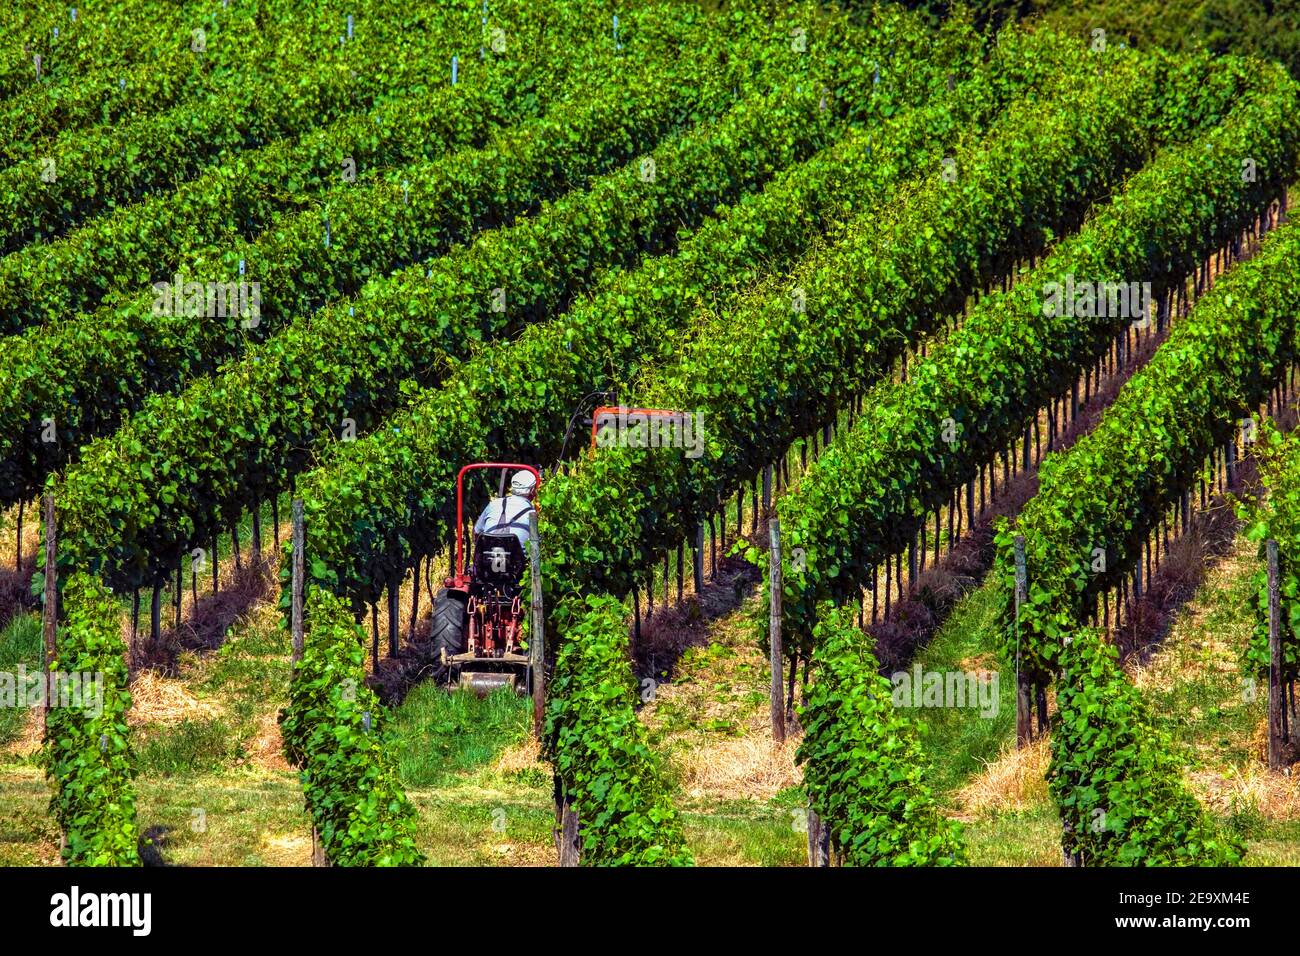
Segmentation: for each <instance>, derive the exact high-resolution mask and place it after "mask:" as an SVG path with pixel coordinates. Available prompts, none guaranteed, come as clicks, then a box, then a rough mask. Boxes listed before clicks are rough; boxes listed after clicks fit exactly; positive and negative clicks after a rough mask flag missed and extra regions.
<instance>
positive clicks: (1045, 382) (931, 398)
mask: <svg viewBox="0 0 1300 956" xmlns="http://www.w3.org/2000/svg"><path fill="white" fill-rule="evenodd" d="M1252 85H1253V87H1254V88H1253V89H1251V90H1249V91H1248V92H1247V94H1246V95H1244V96H1241V97H1233V96H1231V95H1228V96H1224V97H1223V99H1222V101H1221V108H1223V109H1224V110H1226V111H1227V112H1228V118H1227V119H1226V120H1225V121H1224V122H1223V123H1222V124H1221V125H1220V126H1217V127H1215V128H1213V129H1212V130H1210V131H1209V132H1208V133H1205V134H1204V135H1203V136H1201V137H1200V138H1198V139H1196V140H1194V141H1192V142H1190V143H1187V144H1185V145H1178V146H1172V147H1170V148H1168V149H1167V150H1165V151H1163V152H1162V153H1161V154H1160V155H1159V156H1157V158H1156V159H1155V160H1154V161H1153V162H1152V163H1151V165H1149V166H1148V167H1147V168H1145V169H1143V170H1142V171H1141V172H1139V173H1137V174H1136V175H1134V176H1133V177H1132V179H1131V180H1130V181H1129V182H1128V184H1127V185H1126V186H1125V188H1124V189H1123V190H1122V191H1121V192H1119V193H1118V194H1117V195H1116V196H1115V198H1114V199H1113V201H1112V202H1110V203H1109V204H1108V205H1107V206H1106V207H1105V208H1103V209H1102V210H1101V211H1100V212H1099V213H1098V214H1097V215H1096V216H1094V217H1093V218H1091V219H1090V220H1089V221H1088V222H1087V223H1086V224H1085V226H1084V228H1083V229H1082V230H1081V231H1080V232H1079V233H1078V234H1077V235H1075V236H1072V237H1069V238H1066V239H1064V240H1062V241H1061V242H1060V243H1059V244H1058V245H1057V246H1056V248H1055V249H1054V250H1053V252H1052V253H1051V254H1050V255H1049V256H1048V258H1047V259H1046V260H1044V261H1043V262H1042V263H1041V264H1040V265H1039V266H1038V268H1037V269H1036V271H1034V272H1033V273H1031V274H1030V275H1028V276H1025V277H1022V280H1021V282H1020V283H1019V284H1018V285H1017V286H1016V287H1015V288H1013V289H1012V290H1011V291H1010V292H1007V293H995V294H994V295H992V296H990V297H988V298H986V299H985V300H983V301H982V302H980V303H979V304H978V305H977V306H976V307H975V308H974V309H973V310H972V311H971V313H970V315H968V316H967V318H966V320H965V322H964V323H963V324H962V325H961V327H960V328H959V329H958V330H957V331H956V332H954V333H953V334H952V335H951V336H950V337H949V338H948V339H947V340H946V341H945V342H943V343H942V344H941V345H939V346H938V347H937V348H936V349H934V350H933V351H932V352H931V353H930V355H929V357H928V358H926V359H923V360H921V361H920V362H918V363H916V365H915V366H914V367H913V368H912V369H911V370H910V371H909V375H908V379H907V381H906V382H905V383H902V384H893V385H885V386H882V387H881V388H879V389H877V390H876V391H874V392H873V393H871V394H870V395H868V396H867V398H866V400H865V402H864V413H863V415H862V416H861V417H860V418H859V419H858V420H857V421H856V422H855V423H854V425H853V426H852V428H850V429H848V430H846V431H845V432H844V433H842V435H841V436H839V437H838V438H837V440H836V441H835V442H834V443H833V444H832V446H831V447H830V448H829V449H828V450H827V453H826V454H825V455H823V456H822V458H821V459H820V460H819V461H818V462H817V463H816V464H815V465H814V466H813V467H812V468H811V469H810V471H809V474H808V475H806V476H805V478H804V480H803V481H802V482H801V484H800V487H799V491H798V494H797V495H791V496H787V497H786V498H784V499H783V500H782V502H781V503H780V506H779V509H778V510H779V511H780V514H781V519H782V528H783V531H785V532H786V535H787V538H788V542H789V544H788V546H789V547H790V548H794V547H802V548H804V549H805V551H806V555H807V558H806V565H807V566H806V569H805V570H804V571H802V572H800V573H797V574H791V573H787V577H786V582H785V602H784V604H783V608H784V610H785V612H786V619H787V622H788V624H789V627H790V629H791V632H792V633H796V634H806V633H809V632H810V630H811V628H810V626H809V622H810V621H811V619H812V613H813V609H814V607H815V606H816V603H817V602H818V601H820V600H824V599H826V598H829V597H847V596H849V595H850V594H853V593H856V589H857V588H858V587H859V586H860V585H861V584H862V583H863V582H864V581H865V580H868V579H869V576H870V573H871V569H872V568H873V567H876V566H877V565H878V564H879V563H880V562H881V561H883V559H884V558H885V557H886V556H891V555H894V554H899V553H901V552H902V551H903V550H904V549H905V548H906V547H907V545H908V543H909V542H910V541H911V540H912V536H913V534H914V533H915V532H916V530H917V529H918V528H919V526H920V524H921V522H923V521H924V520H925V517H926V516H927V515H928V514H930V513H932V512H933V511H934V510H935V509H936V508H939V507H941V506H944V505H946V504H948V503H949V501H950V500H951V496H952V494H953V491H954V489H958V488H960V487H962V486H963V485H964V484H965V483H966V482H967V481H969V480H970V479H971V478H973V477H974V476H975V475H976V473H977V469H978V468H979V467H980V466H981V465H982V464H984V463H985V462H988V461H990V460H992V459H993V457H994V456H995V455H997V454H998V453H1000V452H1003V451H1005V450H1006V449H1007V448H1008V447H1010V445H1011V444H1012V442H1014V441H1015V440H1017V439H1018V438H1020V437H1021V436H1022V435H1023V434H1024V431H1025V429H1026V428H1027V427H1029V425H1030V424H1031V423H1032V421H1033V420H1034V418H1035V417H1036V416H1037V414H1038V410H1039V409H1040V408H1042V407H1043V406H1044V405H1045V404H1047V402H1048V401H1049V400H1050V399H1052V398H1053V397H1055V396H1057V395H1060V394H1062V393H1063V392H1064V391H1066V390H1067V389H1068V388H1069V387H1070V384H1071V383H1072V382H1074V381H1076V380H1077V377H1078V375H1079V374H1080V371H1081V369H1082V368H1084V367H1087V365H1088V364H1089V363H1091V362H1092V361H1093V360H1094V359H1095V358H1096V357H1098V356H1099V355H1101V354H1102V353H1103V352H1104V351H1105V350H1106V349H1107V348H1108V347H1109V345H1110V343H1111V341H1112V339H1113V337H1114V335H1115V334H1116V332H1118V331H1120V330H1122V329H1123V328H1124V326H1125V325H1126V324H1127V323H1128V322H1129V321H1130V320H1129V319H1128V318H1125V317H1123V316H1121V315H1114V314H1112V315H1109V316H1106V317H1094V318H1092V319H1085V318H1083V317H1075V316H1074V315H1072V314H1071V310H1050V309H1044V307H1043V306H1044V295H1045V291H1044V290H1045V288H1046V286H1047V283H1049V282H1052V281H1058V282H1062V283H1064V282H1065V281H1066V278H1067V277H1068V276H1073V277H1074V279H1075V280H1076V281H1079V282H1083V281H1091V282H1096V283H1102V282H1117V281H1121V280H1122V281H1125V282H1130V281H1135V280H1139V279H1142V280H1148V281H1151V283H1152V286H1153V290H1154V291H1155V292H1156V293H1159V292H1160V291H1161V290H1163V289H1164V288H1166V287H1168V286H1169V285H1170V284H1171V283H1173V282H1175V281H1180V280H1181V279H1182V277H1184V276H1186V275H1187V274H1188V273H1189V272H1190V271H1191V270H1192V269H1193V268H1194V267H1195V266H1196V265H1197V264H1199V263H1200V262H1202V261H1203V259H1204V257H1205V256H1206V255H1208V254H1209V253H1210V252H1211V251H1212V250H1214V249H1216V248H1218V247H1220V246H1221V245H1222V244H1223V243H1224V242H1226V241H1227V240H1228V239H1229V238H1232V237H1234V236H1237V235H1239V234H1240V232H1241V230H1242V229H1244V228H1245V227H1246V225H1247V224H1248V223H1249V222H1250V221H1251V220H1252V219H1253V218H1254V217H1255V216H1256V215H1257V214H1258V213H1259V211H1260V210H1261V209H1262V208H1263V207H1264V205H1265V204H1266V203H1267V201H1268V200H1270V199H1271V198H1272V197H1274V196H1275V195H1277V193H1278V191H1279V189H1280V188H1281V186H1282V184H1283V183H1285V182H1287V181H1289V180H1290V178H1291V177H1292V176H1293V175H1294V170H1295V164H1296V155H1297V153H1296V148H1297V144H1298V143H1300V138H1298V136H1300V116H1297V112H1296V92H1295V86H1294V84H1293V83H1292V81H1291V80H1290V79H1289V78H1288V77H1287V76H1286V75H1285V73H1283V72H1282V71H1281V70H1278V69H1276V68H1266V69H1265V71H1264V73H1263V74H1262V75H1261V76H1260V77H1259V78H1258V80H1256V81H1253V84H1252ZM1243 156H1250V157H1254V158H1255V159H1256V160H1257V162H1258V175H1257V177H1256V179H1255V180H1254V181H1253V182H1245V181H1243V179H1244V177H1243V175H1242V165H1241V157H1243ZM1045 312H1048V313H1050V314H1044V313H1045ZM945 421H949V422H951V423H952V425H953V430H952V431H953V434H952V436H951V437H953V438H954V439H955V440H953V441H946V440H945V437H944V434H945V431H944V423H945ZM1030 585H1031V592H1032V589H1033V587H1034V573H1033V572H1032V571H1031V572H1030ZM1032 601H1033V593H1031V602H1032ZM1022 617H1023V613H1022ZM1028 665H1029V670H1030V671H1031V672H1032V671H1034V670H1035V669H1036V668H1035V667H1034V662H1033V661H1030V662H1028ZM1052 666H1053V665H1052V663H1051V661H1050V660H1044V661H1043V663H1042V667H1043V669H1045V670H1048V671H1050V670H1051V669H1052ZM1031 676H1040V675H1034V674H1031Z"/></svg>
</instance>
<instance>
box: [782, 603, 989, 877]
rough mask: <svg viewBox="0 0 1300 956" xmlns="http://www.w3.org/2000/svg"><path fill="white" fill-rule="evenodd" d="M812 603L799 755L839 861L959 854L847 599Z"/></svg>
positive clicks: (938, 858)
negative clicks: (810, 673)
mask: <svg viewBox="0 0 1300 956" xmlns="http://www.w3.org/2000/svg"><path fill="white" fill-rule="evenodd" d="M819 610H820V612H821V617H820V620H818V622H817V625H816V627H815V629H814V632H813V642H814V645H815V647H816V650H815V651H814V652H813V666H814V668H815V669H816V670H815V678H814V681H813V685H812V689H811V691H810V692H809V694H808V699H807V701H806V702H805V703H804V704H803V706H802V707H801V708H800V710H799V718H800V722H801V723H802V724H803V728H804V738H803V740H802V742H800V744H799V751H798V760H799V762H800V763H801V764H803V783H804V789H805V790H807V791H808V801H809V804H810V805H811V806H812V808H813V810H815V811H816V812H817V815H818V816H819V817H820V818H821V820H822V822H823V823H824V824H825V825H826V827H827V828H828V830H829V831H830V841H831V849H832V850H833V851H834V852H835V853H836V854H837V855H838V858H839V860H840V862H841V863H842V864H843V865H845V866H951V865H953V864H958V863H964V862H965V849H964V847H963V845H962V840H961V825H960V824H959V823H957V822H955V821H952V820H947V819H945V818H944V816H943V813H942V812H941V811H940V808H939V806H938V805H937V803H936V802H935V799H934V795H933V794H932V793H931V792H930V788H929V787H928V786H926V784H925V779H924V778H925V757H924V754H923V753H922V751H921V746H920V744H919V742H918V741H917V739H916V729H915V728H914V727H913V726H912V722H911V721H910V720H908V719H907V718H905V717H904V716H903V714H902V713H901V712H900V711H899V710H898V709H897V708H895V707H894V704H893V701H892V693H893V685H891V683H890V682H889V680H888V679H886V678H884V677H881V676H880V673H879V671H880V663H879V661H877V660H876V656H875V654H873V653H872V650H871V646H870V638H868V637H867V636H866V635H864V634H863V633H862V631H861V630H860V629H859V628H858V627H857V625H856V623H855V622H854V620H853V616H854V611H853V608H851V607H842V608H835V607H833V606H832V605H830V604H825V605H823V606H822V607H821V608H820V609H819Z"/></svg>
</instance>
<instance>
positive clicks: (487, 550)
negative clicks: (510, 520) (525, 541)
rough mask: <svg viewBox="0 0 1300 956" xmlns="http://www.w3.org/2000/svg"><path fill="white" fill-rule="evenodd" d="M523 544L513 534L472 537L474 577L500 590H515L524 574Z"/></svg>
mask: <svg viewBox="0 0 1300 956" xmlns="http://www.w3.org/2000/svg"><path fill="white" fill-rule="evenodd" d="M524 565H525V559H524V546H523V545H522V544H520V543H519V539H518V538H516V537H515V536H514V535H513V534H480V535H476V536H475V537H474V577H475V579H476V580H477V581H479V582H481V583H482V584H484V585H486V586H488V587H490V588H494V589H496V590H499V591H507V590H509V591H514V590H517V589H518V587H519V579H520V577H522V576H523V573H524Z"/></svg>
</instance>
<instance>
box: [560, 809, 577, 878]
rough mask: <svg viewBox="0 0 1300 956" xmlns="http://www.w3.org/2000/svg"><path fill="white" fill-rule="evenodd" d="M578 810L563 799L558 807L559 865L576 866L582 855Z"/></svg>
mask: <svg viewBox="0 0 1300 956" xmlns="http://www.w3.org/2000/svg"><path fill="white" fill-rule="evenodd" d="M579 822H580V821H579V820H578V811H577V810H575V809H574V807H573V803H572V802H571V801H569V800H568V799H565V800H564V802H563V805H562V807H561V809H560V866H577V865H578V864H579V862H580V861H581V857H582V849H581V848H582V844H581V843H580V842H579V836H578V826H579Z"/></svg>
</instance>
